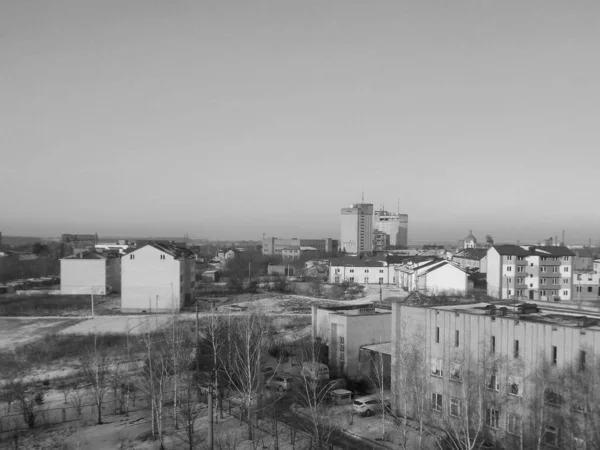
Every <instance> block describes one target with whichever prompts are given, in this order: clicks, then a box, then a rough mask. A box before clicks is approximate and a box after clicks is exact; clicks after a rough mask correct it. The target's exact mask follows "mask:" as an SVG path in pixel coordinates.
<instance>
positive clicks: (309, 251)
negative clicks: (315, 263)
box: [281, 245, 319, 261]
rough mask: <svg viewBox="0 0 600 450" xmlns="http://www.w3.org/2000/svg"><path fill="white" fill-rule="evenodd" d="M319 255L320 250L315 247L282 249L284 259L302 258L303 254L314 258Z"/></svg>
mask: <svg viewBox="0 0 600 450" xmlns="http://www.w3.org/2000/svg"><path fill="white" fill-rule="evenodd" d="M318 255H319V251H318V250H317V249H316V248H314V247H305V246H304V245H301V246H300V247H288V248H284V249H283V250H281V257H282V259H283V260H284V261H287V260H292V259H300V258H301V257H302V256H305V257H309V258H314V257H317V256H318Z"/></svg>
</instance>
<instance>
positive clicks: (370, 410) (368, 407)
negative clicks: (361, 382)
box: [352, 395, 390, 416]
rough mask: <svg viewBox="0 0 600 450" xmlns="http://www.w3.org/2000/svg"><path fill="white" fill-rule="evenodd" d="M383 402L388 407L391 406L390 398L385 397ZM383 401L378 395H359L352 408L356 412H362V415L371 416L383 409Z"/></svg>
mask: <svg viewBox="0 0 600 450" xmlns="http://www.w3.org/2000/svg"><path fill="white" fill-rule="evenodd" d="M383 404H384V405H385V407H386V409H387V408H389V407H390V401H389V399H383ZM382 406H383V405H382V401H381V398H379V397H377V396H376V395H367V396H365V397H359V398H357V399H355V400H354V403H353V404H352V409H353V410H354V412H355V413H356V414H360V415H361V416H371V415H373V414H376V413H379V412H381V409H382Z"/></svg>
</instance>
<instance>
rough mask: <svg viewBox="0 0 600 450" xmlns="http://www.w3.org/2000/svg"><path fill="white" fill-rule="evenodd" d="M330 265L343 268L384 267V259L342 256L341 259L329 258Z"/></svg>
mask: <svg viewBox="0 0 600 450" xmlns="http://www.w3.org/2000/svg"><path fill="white" fill-rule="evenodd" d="M330 264H331V265H332V266H345V267H385V265H386V264H385V257H377V256H375V257H364V258H358V257H357V256H344V257H342V258H331V259H330Z"/></svg>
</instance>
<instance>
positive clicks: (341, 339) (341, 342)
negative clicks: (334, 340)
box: [338, 336, 345, 352]
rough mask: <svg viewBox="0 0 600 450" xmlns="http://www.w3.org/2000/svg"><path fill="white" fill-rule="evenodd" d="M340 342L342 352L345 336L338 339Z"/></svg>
mask: <svg viewBox="0 0 600 450" xmlns="http://www.w3.org/2000/svg"><path fill="white" fill-rule="evenodd" d="M338 342H339V343H340V352H343V351H344V343H345V342H344V336H339V337H338Z"/></svg>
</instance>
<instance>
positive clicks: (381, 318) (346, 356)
mask: <svg viewBox="0 0 600 450" xmlns="http://www.w3.org/2000/svg"><path fill="white" fill-rule="evenodd" d="M390 318H391V311H390V310H389V309H382V308H376V307H375V306H374V305H369V304H367V305H353V306H341V307H331V308H322V307H317V306H314V305H313V307H312V336H313V340H316V339H317V338H318V339H319V340H320V341H321V342H322V343H323V344H325V345H326V346H327V348H328V360H329V364H328V366H329V370H330V371H331V373H332V374H333V375H336V376H348V377H356V376H358V375H359V351H360V348H361V346H364V345H370V344H378V343H381V342H390V337H391V324H392V321H391V320H390Z"/></svg>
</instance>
